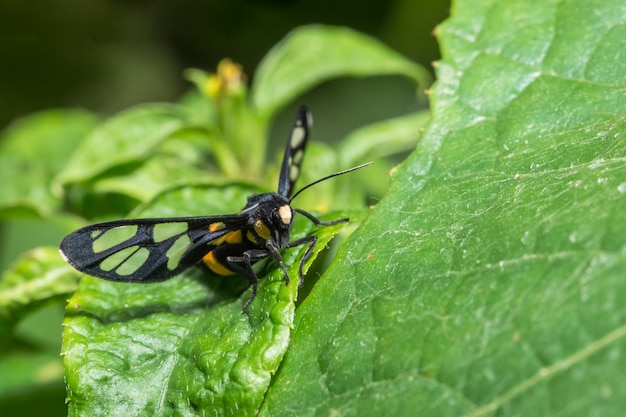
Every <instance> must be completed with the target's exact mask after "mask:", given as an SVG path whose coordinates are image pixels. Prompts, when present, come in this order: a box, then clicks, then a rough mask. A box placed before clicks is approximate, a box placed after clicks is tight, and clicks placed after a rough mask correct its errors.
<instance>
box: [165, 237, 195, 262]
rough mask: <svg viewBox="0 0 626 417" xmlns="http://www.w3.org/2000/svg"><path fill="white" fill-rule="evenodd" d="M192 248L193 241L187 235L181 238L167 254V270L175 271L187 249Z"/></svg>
mask: <svg viewBox="0 0 626 417" xmlns="http://www.w3.org/2000/svg"><path fill="white" fill-rule="evenodd" d="M190 246H191V240H190V239H189V237H188V236H187V235H183V236H181V237H179V238H178V239H177V240H176V242H174V244H173V245H172V247H171V248H169V250H168V251H167V253H166V256H167V269H169V270H170V271H173V270H174V269H176V267H177V266H178V264H179V263H180V259H181V258H182V257H183V255H184V254H185V252H187V249H189V247H190Z"/></svg>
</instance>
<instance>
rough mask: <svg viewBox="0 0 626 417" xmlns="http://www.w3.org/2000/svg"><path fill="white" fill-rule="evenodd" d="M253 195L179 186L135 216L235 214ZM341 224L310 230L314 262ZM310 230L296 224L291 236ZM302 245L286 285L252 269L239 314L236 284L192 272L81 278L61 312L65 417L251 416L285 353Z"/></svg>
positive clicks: (271, 273) (277, 272)
mask: <svg viewBox="0 0 626 417" xmlns="http://www.w3.org/2000/svg"><path fill="white" fill-rule="evenodd" d="M253 191H256V190H253V189H251V188H250V187H244V186H242V185H236V184H234V185H227V186H223V187H215V186H213V187H207V186H197V187H191V186H185V187H181V188H179V189H175V190H171V191H169V192H166V193H163V194H162V195H161V196H160V197H159V198H157V199H156V200H154V201H153V202H152V203H151V204H150V205H148V206H147V207H145V208H144V210H143V211H142V212H141V213H140V214H141V215H142V216H147V217H163V216H181V215H190V214H206V211H207V210H208V211H209V212H215V213H220V214H223V213H228V212H235V211H236V208H235V207H237V209H238V208H240V207H239V205H243V203H244V202H245V196H247V195H249V194H250V193H251V192H253ZM234 204H236V206H235V205H234ZM207 207H209V209H207ZM203 212H204V213H203ZM302 220H305V219H302ZM341 226H342V225H337V226H332V227H324V228H319V229H318V230H317V231H316V232H315V234H316V235H317V236H318V238H319V242H318V245H317V247H316V249H315V253H314V257H315V256H316V255H317V253H318V252H319V251H320V250H321V249H322V248H323V247H324V246H325V245H326V244H327V243H328V241H329V240H330V239H331V238H332V236H333V235H334V234H335V233H336V232H337V231H338V229H340V228H341ZM311 228H312V226H311V223H310V222H308V221H302V222H298V223H297V225H296V227H295V230H294V233H293V238H294V239H297V238H298V237H302V236H303V235H304V234H307V233H310V230H311ZM302 249H303V248H301V249H300V250H289V251H285V253H284V260H285V263H286V264H287V265H292V266H291V267H290V268H289V273H290V276H291V277H292V280H291V283H290V284H289V285H288V286H286V285H285V280H284V277H283V274H282V272H281V269H280V268H279V267H277V266H276V265H275V263H274V262H269V263H268V264H267V265H266V268H265V269H262V270H261V272H260V274H261V275H260V276H263V277H264V278H263V279H262V280H261V282H260V283H259V290H258V291H259V292H258V295H257V297H256V299H255V300H254V302H253V303H252V304H251V305H250V306H249V307H248V309H247V311H245V312H242V306H243V303H244V302H245V301H246V300H247V299H248V297H249V295H250V293H249V291H246V292H244V293H243V294H242V295H240V293H241V291H242V290H243V289H245V287H246V282H245V281H244V280H243V279H241V278H237V277H226V278H218V277H216V276H212V275H211V274H209V273H208V272H205V271H202V270H201V269H200V268H198V269H192V270H191V271H188V272H185V273H183V274H182V275H181V276H179V277H176V278H174V279H172V280H170V281H166V282H163V283H160V284H153V285H140V284H135V285H133V284H121V283H112V282H108V281H104V280H99V279H95V278H90V277H86V278H85V279H84V280H83V281H82V283H81V284H80V286H79V289H78V291H77V292H76V293H75V295H74V296H73V297H72V298H71V299H70V300H69V304H68V307H67V310H66V320H65V326H66V327H65V333H64V338H63V354H64V357H65V366H66V379H67V384H68V398H69V407H70V415H81V416H86V415H89V416H96V415H98V416H99V415H101V416H112V415H151V416H171V415H204V414H212V415H237V416H238V415H253V414H254V413H255V411H256V410H257V409H258V408H259V406H260V404H261V401H262V398H263V395H264V393H265V391H266V390H267V387H268V386H269V384H270V381H271V377H272V375H273V373H274V372H275V371H276V369H277V368H278V365H279V363H280V361H281V360H282V357H283V355H284V353H285V351H286V349H287V347H288V343H289V338H290V332H291V328H292V327H293V317H294V310H295V304H294V303H295V299H296V294H297V283H298V279H296V278H295V277H297V267H298V263H299V259H300V256H302ZM309 264H310V262H309ZM307 268H308V265H307Z"/></svg>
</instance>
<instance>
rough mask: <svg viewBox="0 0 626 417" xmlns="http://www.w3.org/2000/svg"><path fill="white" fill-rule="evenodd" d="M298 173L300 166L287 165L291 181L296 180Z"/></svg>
mask: <svg viewBox="0 0 626 417" xmlns="http://www.w3.org/2000/svg"><path fill="white" fill-rule="evenodd" d="M299 175H300V168H298V166H297V165H292V166H290V167H289V179H290V180H291V182H296V180H297V179H298V176H299Z"/></svg>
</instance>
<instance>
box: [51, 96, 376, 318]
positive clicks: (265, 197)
mask: <svg viewBox="0 0 626 417" xmlns="http://www.w3.org/2000/svg"><path fill="white" fill-rule="evenodd" d="M310 129H311V115H310V113H309V111H308V110H307V109H306V107H302V108H300V110H299V112H298V115H297V117H296V121H295V124H294V127H293V130H292V132H291V136H290V138H289V141H288V143H287V147H286V149H285V156H284V158H283V162H282V166H281V170H280V178H279V181H278V192H275V193H266V194H256V195H252V196H250V197H248V203H247V204H246V206H245V207H244V208H243V210H241V211H240V212H239V213H237V214H232V215H221V216H199V217H179V218H158V219H132V220H116V221H110V222H105V223H97V224H92V225H89V226H86V227H83V228H81V229H78V230H76V231H75V232H73V233H70V234H69V235H67V236H66V237H65V238H64V239H63V241H62V242H61V245H60V247H59V249H60V252H61V256H63V258H64V259H65V260H66V261H67V262H68V263H69V264H70V265H72V266H73V267H74V268H76V269H77V270H79V271H81V272H84V273H85V274H88V275H92V276H95V277H100V278H104V279H106V280H109V281H121V282H133V283H153V282H159V281H164V280H166V279H169V278H172V277H174V276H175V275H178V274H180V273H181V272H182V271H184V270H185V269H188V268H190V267H191V266H193V265H196V264H198V263H199V262H200V261H202V262H203V263H204V264H205V265H206V266H207V267H208V268H209V269H210V270H211V271H213V272H214V273H216V274H218V275H234V274H240V275H242V276H244V277H246V278H247V279H248V281H249V282H250V286H251V287H252V295H251V296H250V298H249V299H248V301H247V302H246V304H245V305H244V309H245V308H246V307H247V306H248V305H249V304H250V303H251V302H252V300H254V297H255V296H256V290H257V282H258V281H259V278H258V276H257V274H256V273H255V272H254V270H253V269H252V265H253V264H254V263H255V262H257V261H259V260H261V259H263V258H266V257H268V256H270V255H271V256H272V257H273V258H274V259H276V261H278V263H279V265H280V267H281V268H282V270H283V273H284V275H285V281H286V283H289V274H288V273H287V268H286V266H285V263H284V262H283V260H282V257H281V254H280V249H285V248H293V247H295V246H300V245H308V247H307V248H306V250H305V252H304V255H303V256H302V260H301V261H300V265H299V269H298V276H299V279H300V284H302V281H303V272H302V268H303V267H304V264H305V262H306V261H307V260H308V259H309V257H310V256H311V253H312V251H313V248H314V246H315V243H316V241H317V238H316V237H315V236H306V237H303V238H301V239H297V240H295V241H293V242H291V241H290V231H291V227H292V225H293V221H294V217H295V214H296V213H300V214H302V215H303V216H304V217H306V218H308V219H309V220H311V221H312V222H313V223H314V224H316V225H323V226H329V225H333V224H337V223H341V222H346V221H348V219H339V220H335V221H331V222H324V221H321V220H319V219H317V218H316V217H315V216H314V215H312V214H311V213H308V212H306V211H304V210H302V209H298V208H293V207H292V206H291V202H292V200H293V199H294V198H295V197H296V196H297V195H298V194H299V193H300V192H301V191H303V190H305V189H306V188H309V187H310V186H312V185H315V184H317V183H319V182H321V181H324V180H327V179H329V178H332V177H335V176H337V175H342V174H345V173H347V172H350V171H354V170H356V169H359V168H362V167H364V166H366V165H369V164H364V165H360V166H357V167H354V168H351V169H348V170H345V171H341V172H338V173H335V174H332V175H329V176H327V177H324V178H321V179H320V180H317V181H315V182H313V183H311V184H309V185H307V186H305V187H303V188H302V189H300V190H299V191H298V192H297V193H295V194H294V193H293V190H294V185H295V183H296V181H297V179H298V177H299V175H300V168H301V166H302V161H303V157H304V151H305V148H306V144H307V141H308V138H309V132H310Z"/></svg>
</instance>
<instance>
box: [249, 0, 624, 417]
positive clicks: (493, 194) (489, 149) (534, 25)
mask: <svg viewBox="0 0 626 417" xmlns="http://www.w3.org/2000/svg"><path fill="white" fill-rule="evenodd" d="M437 33H438V36H439V39H440V42H441V45H442V52H443V60H442V61H441V62H440V63H439V64H438V66H437V72H438V81H437V83H436V85H435V86H434V88H433V90H432V113H433V117H432V121H431V124H430V125H429V127H428V128H427V130H426V131H425V133H424V135H423V137H422V139H421V142H420V145H419V146H418V148H417V150H416V151H415V152H414V153H413V154H412V155H411V156H410V157H409V158H408V160H407V161H405V162H404V163H403V164H402V165H401V166H400V167H399V168H398V170H397V171H396V172H395V173H394V176H393V179H392V186H391V191H390V192H389V195H388V196H387V197H386V198H385V199H383V200H382V201H381V203H380V204H379V205H378V206H377V207H376V208H375V209H374V211H373V212H372V214H371V216H370V217H369V218H368V220H366V222H365V223H364V225H363V226H362V227H361V228H359V229H358V230H357V231H356V232H355V233H354V234H353V235H352V236H351V238H350V240H349V242H347V243H346V245H344V246H343V247H342V249H341V250H340V252H339V254H338V257H337V258H338V259H340V260H341V262H338V263H336V264H335V265H334V266H332V267H331V268H330V269H329V271H328V273H327V274H326V275H325V276H324V278H323V279H322V280H320V282H319V283H318V284H317V285H316V287H315V288H314V289H313V291H312V292H311V294H310V295H309V297H308V298H307V300H306V301H305V302H304V303H303V304H302V305H301V307H300V308H299V309H298V314H297V317H296V322H295V326H296V329H295V332H294V337H293V341H292V345H291V346H290V349H289V351H288V353H287V355H286V357H285V360H284V362H283V364H282V365H281V368H280V370H279V372H278V374H277V376H276V378H275V379H274V381H273V383H272V386H271V388H270V391H269V392H268V395H267V397H266V399H265V402H264V405H263V408H262V410H261V413H260V414H261V415H272V416H280V415H301V416H306V415H308V416H313V415H342V416H359V417H360V416H369V415H372V416H379V415H405V416H413V415H442V416H444V415H446V416H447V415H471V416H480V415H499V416H507V415H581V416H587V415H603V416H604V415H621V414H622V413H623V409H624V407H625V406H626V402H625V400H624V399H625V398H626V380H625V379H624V378H623V370H624V369H626V359H625V358H626V355H624V352H625V351H626V339H625V336H626V280H624V276H625V273H626V256H625V254H626V238H625V236H626V195H625V194H626V140H625V138H626V136H625V135H626V133H625V132H626V95H625V94H624V90H625V84H624V83H625V80H626V67H625V66H624V64H623V62H624V60H623V58H620V56H621V55H620V54H622V51H623V50H624V41H623V40H624V39H626V25H625V24H624V8H623V3H621V2H619V1H605V2H585V3H582V2H575V1H564V2H538V1H505V0H503V1H480V2H476V1H457V2H456V3H455V5H454V9H453V14H452V18H451V19H449V20H448V21H447V22H445V23H444V24H443V25H442V26H441V27H440V28H439V29H438V31H437Z"/></svg>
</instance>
